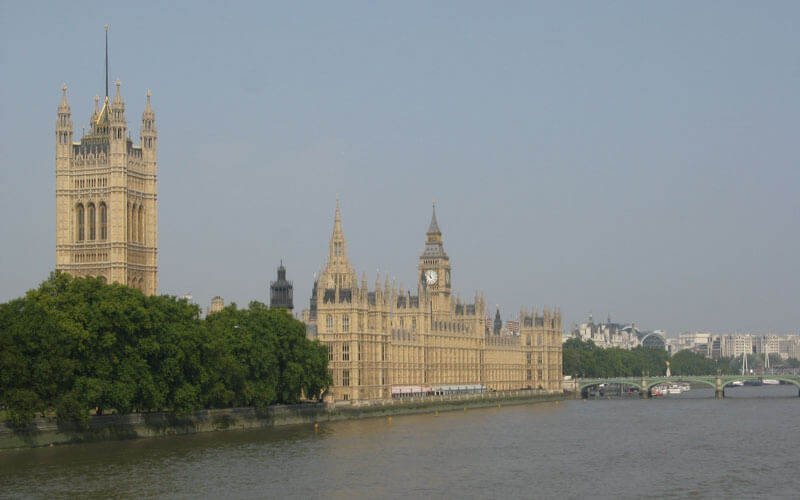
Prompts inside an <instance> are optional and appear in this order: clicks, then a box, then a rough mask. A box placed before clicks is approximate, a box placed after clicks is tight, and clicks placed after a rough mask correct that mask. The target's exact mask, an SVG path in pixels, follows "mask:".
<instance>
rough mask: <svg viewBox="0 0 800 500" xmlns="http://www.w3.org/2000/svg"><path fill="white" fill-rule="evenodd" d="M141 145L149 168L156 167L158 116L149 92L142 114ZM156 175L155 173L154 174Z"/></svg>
mask: <svg viewBox="0 0 800 500" xmlns="http://www.w3.org/2000/svg"><path fill="white" fill-rule="evenodd" d="M140 141H141V142H140V144H141V145H142V156H143V158H144V161H145V162H146V163H148V164H149V165H148V166H151V167H154V166H155V164H156V156H157V153H156V152H157V147H156V146H157V141H158V131H157V130H156V114H155V113H154V112H153V107H152V106H151V105H150V91H149V90H148V91H147V104H146V105H145V107H144V112H143V113H142V129H141V139H140ZM153 173H155V172H153Z"/></svg>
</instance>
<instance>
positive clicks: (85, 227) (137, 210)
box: [75, 201, 145, 243]
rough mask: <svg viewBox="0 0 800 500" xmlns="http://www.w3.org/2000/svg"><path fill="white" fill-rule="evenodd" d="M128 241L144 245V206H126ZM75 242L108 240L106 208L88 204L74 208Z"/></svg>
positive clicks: (102, 205)
mask: <svg viewBox="0 0 800 500" xmlns="http://www.w3.org/2000/svg"><path fill="white" fill-rule="evenodd" d="M127 218H128V241H135V242H138V243H144V242H145V241H144V206H143V205H137V204H136V203H133V204H130V203H129V204H128V213H127ZM75 227H76V230H77V231H76V235H75V239H76V241H79V242H81V241H87V240H88V241H95V240H100V241H105V240H107V239H108V206H107V205H106V203H105V202H104V201H101V202H100V203H99V204H98V205H95V203H94V202H91V201H90V202H89V203H87V204H86V205H85V206H84V204H83V203H78V204H77V205H76V206H75Z"/></svg>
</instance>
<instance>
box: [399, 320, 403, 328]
mask: <svg viewBox="0 0 800 500" xmlns="http://www.w3.org/2000/svg"><path fill="white" fill-rule="evenodd" d="M400 328H403V318H400Z"/></svg>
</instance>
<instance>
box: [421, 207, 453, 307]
mask: <svg viewBox="0 0 800 500" xmlns="http://www.w3.org/2000/svg"><path fill="white" fill-rule="evenodd" d="M418 269H419V288H420V292H421V294H425V295H428V296H429V297H430V299H431V304H432V308H433V309H434V310H435V311H444V310H447V311H449V310H450V287H451V284H450V257H448V256H447V254H446V253H445V252H444V247H443V246H442V231H441V230H440V229H439V224H438V223H437V222H436V205H434V206H433V216H432V217H431V224H430V226H428V232H427V234H426V237H425V250H424V251H423V252H422V255H420V257H419V266H418Z"/></svg>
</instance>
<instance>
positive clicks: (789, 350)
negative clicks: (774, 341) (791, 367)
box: [778, 335, 800, 359]
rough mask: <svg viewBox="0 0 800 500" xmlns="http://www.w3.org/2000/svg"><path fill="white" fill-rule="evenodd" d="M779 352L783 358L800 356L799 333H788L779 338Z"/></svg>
mask: <svg viewBox="0 0 800 500" xmlns="http://www.w3.org/2000/svg"><path fill="white" fill-rule="evenodd" d="M778 354H780V355H781V357H782V358H783V359H788V358H796V359H797V358H800V337H798V336H797V335H786V336H785V337H781V338H780V339H778Z"/></svg>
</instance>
